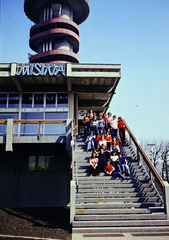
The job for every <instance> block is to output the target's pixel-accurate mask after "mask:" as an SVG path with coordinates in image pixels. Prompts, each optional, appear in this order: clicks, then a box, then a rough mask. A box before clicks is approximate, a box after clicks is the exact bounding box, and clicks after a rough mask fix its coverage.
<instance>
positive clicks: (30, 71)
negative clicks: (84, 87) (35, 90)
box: [16, 63, 66, 76]
mask: <svg viewBox="0 0 169 240" xmlns="http://www.w3.org/2000/svg"><path fill="white" fill-rule="evenodd" d="M16 75H17V76H21V75H22V76H24V75H27V76H39V75H41V76H65V75H66V71H65V64H59V65H58V64H54V63H49V64H46V63H32V64H26V63H23V64H18V66H17V69H16Z"/></svg>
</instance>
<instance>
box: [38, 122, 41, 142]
mask: <svg viewBox="0 0 169 240" xmlns="http://www.w3.org/2000/svg"><path fill="white" fill-rule="evenodd" d="M38 131H39V140H40V133H41V125H40V124H39V127H38Z"/></svg>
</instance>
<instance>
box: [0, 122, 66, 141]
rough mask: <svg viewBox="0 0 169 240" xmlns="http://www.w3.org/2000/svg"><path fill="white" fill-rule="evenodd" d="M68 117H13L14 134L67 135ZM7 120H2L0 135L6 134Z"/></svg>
mask: <svg viewBox="0 0 169 240" xmlns="http://www.w3.org/2000/svg"><path fill="white" fill-rule="evenodd" d="M66 122H67V120H66V119H57V120H55V119H46V120H44V119H43V120H42V119H37V120H36V119H29V120H28V119H22V120H18V119H13V129H12V134H13V136H39V137H41V136H52V135H66V127H67V124H66ZM6 127H7V120H0V136H4V135H6Z"/></svg>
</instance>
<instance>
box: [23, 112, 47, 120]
mask: <svg viewBox="0 0 169 240" xmlns="http://www.w3.org/2000/svg"><path fill="white" fill-rule="evenodd" d="M21 119H43V112H22V113H21Z"/></svg>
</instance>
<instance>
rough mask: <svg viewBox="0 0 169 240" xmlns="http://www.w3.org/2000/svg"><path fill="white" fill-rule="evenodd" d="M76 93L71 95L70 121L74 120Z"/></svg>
mask: <svg viewBox="0 0 169 240" xmlns="http://www.w3.org/2000/svg"><path fill="white" fill-rule="evenodd" d="M74 111H75V109H74V93H69V117H68V118H70V119H74Z"/></svg>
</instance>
